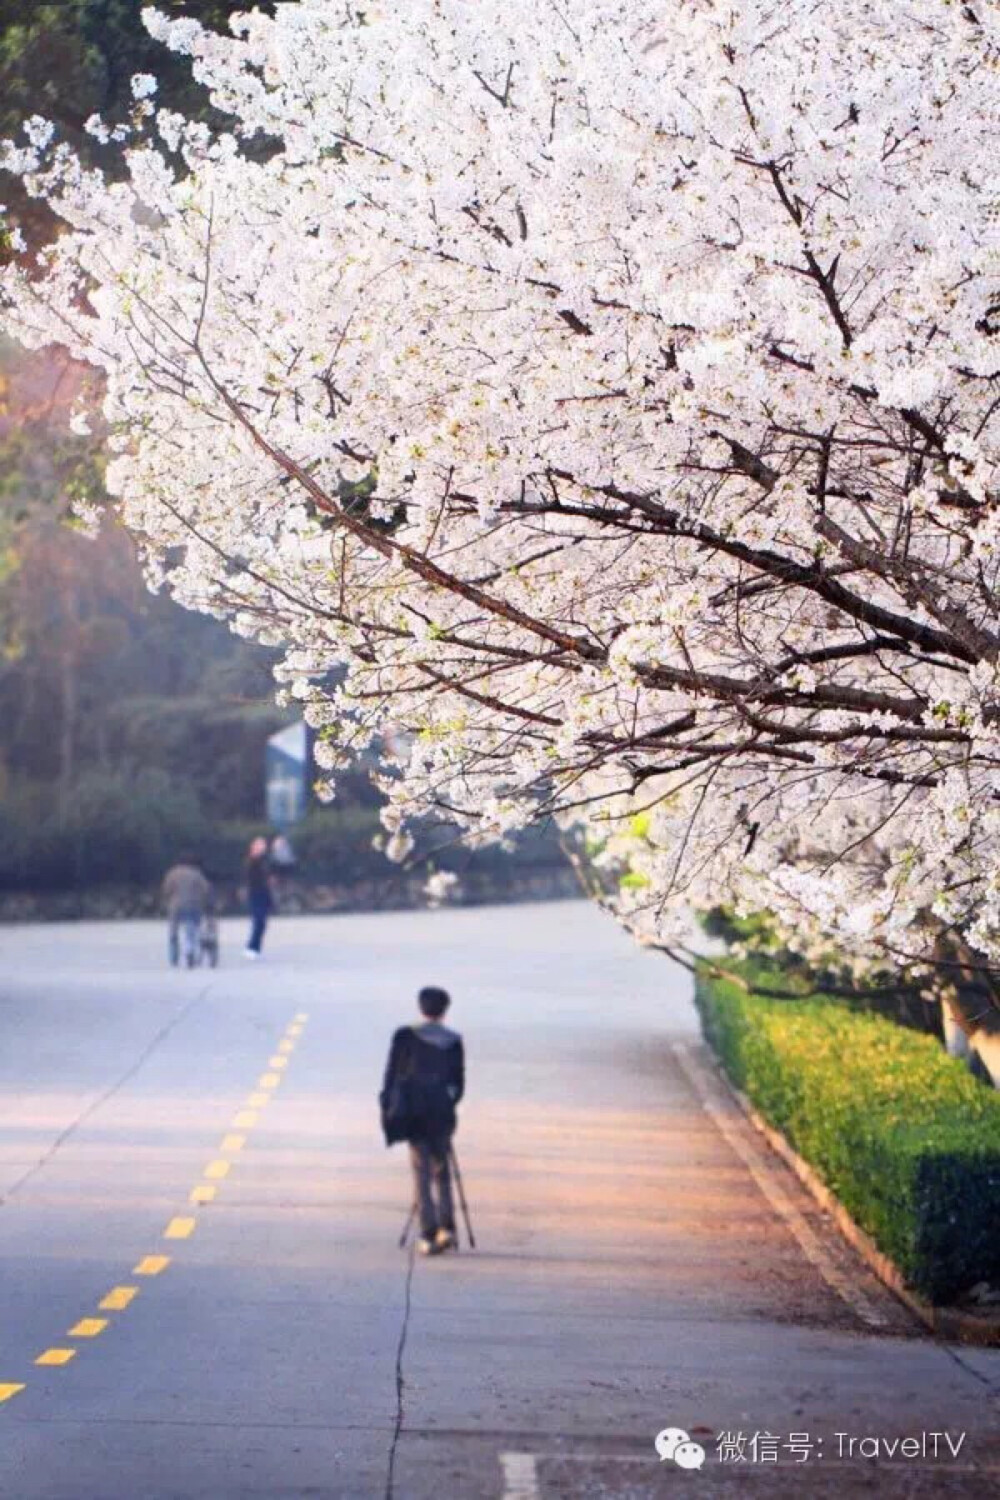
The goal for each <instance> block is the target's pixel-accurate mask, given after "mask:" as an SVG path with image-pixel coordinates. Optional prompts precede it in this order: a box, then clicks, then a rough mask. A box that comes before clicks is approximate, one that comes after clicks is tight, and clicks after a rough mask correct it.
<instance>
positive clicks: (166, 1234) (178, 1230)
mask: <svg viewBox="0 0 1000 1500" xmlns="http://www.w3.org/2000/svg"><path fill="white" fill-rule="evenodd" d="M194 1226H195V1220H194V1219H171V1220H170V1223H169V1224H168V1225H167V1227H166V1229H165V1230H164V1231H163V1238H164V1239H165V1240H188V1239H190V1238H191V1236H192V1235H193V1234H194Z"/></svg>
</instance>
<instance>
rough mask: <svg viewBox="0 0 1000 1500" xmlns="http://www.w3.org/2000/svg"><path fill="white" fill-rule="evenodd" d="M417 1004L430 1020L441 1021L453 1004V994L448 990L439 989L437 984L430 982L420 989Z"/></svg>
mask: <svg viewBox="0 0 1000 1500" xmlns="http://www.w3.org/2000/svg"><path fill="white" fill-rule="evenodd" d="M417 1004H418V1005H419V1006H420V1011H421V1014H422V1015H425V1016H426V1017H427V1019H428V1020H429V1021H439V1020H440V1019H441V1017H442V1016H443V1015H444V1013H445V1011H446V1010H447V1009H448V1007H449V1005H450V1004H451V996H450V995H449V994H448V991H447V990H439V989H438V988H437V987H436V986H435V985H433V984H429V985H426V986H425V987H424V989H422V990H421V991H420V994H419V995H418V996H417Z"/></svg>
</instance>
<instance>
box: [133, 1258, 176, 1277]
mask: <svg viewBox="0 0 1000 1500" xmlns="http://www.w3.org/2000/svg"><path fill="white" fill-rule="evenodd" d="M169 1264H170V1256H169V1255H144V1256H143V1257H142V1260H141V1261H140V1262H139V1264H138V1265H137V1266H133V1267H132V1275H133V1276H159V1274H160V1272H161V1271H165V1270H166V1269H167V1267H168V1266H169Z"/></svg>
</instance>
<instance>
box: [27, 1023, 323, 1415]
mask: <svg viewBox="0 0 1000 1500" xmlns="http://www.w3.org/2000/svg"><path fill="white" fill-rule="evenodd" d="M308 1019H309V1016H308V1013H307V1012H306V1011H298V1012H297V1014H296V1016H295V1018H294V1020H293V1021H292V1022H291V1023H290V1024H289V1025H288V1027H287V1028H286V1035H285V1038H284V1040H282V1041H280V1042H279V1043H278V1045H277V1049H276V1051H275V1053H274V1055H273V1056H272V1057H271V1059H270V1061H269V1062H268V1069H269V1070H270V1071H268V1072H267V1073H262V1074H261V1076H260V1078H259V1079H258V1080H257V1085H256V1087H255V1089H254V1091H253V1092H252V1093H251V1094H249V1095H248V1096H247V1098H246V1100H245V1101H244V1104H243V1107H242V1108H241V1109H240V1110H239V1111H238V1113H237V1114H236V1115H234V1117H233V1120H232V1126H233V1133H230V1134H227V1135H224V1136H223V1138H222V1141H221V1144H220V1146H219V1150H220V1151H221V1152H223V1153H225V1154H226V1155H228V1156H235V1155H236V1154H237V1152H239V1151H242V1150H243V1147H244V1146H245V1145H246V1139H247V1138H246V1136H245V1135H244V1134H236V1133H235V1132H236V1131H240V1132H242V1131H245V1130H249V1129H251V1128H252V1127H253V1126H254V1125H256V1124H257V1118H258V1116H257V1111H258V1110H261V1109H263V1108H264V1106H265V1105H266V1104H267V1103H268V1101H269V1100H270V1099H271V1097H272V1091H273V1090H274V1089H276V1088H277V1087H278V1084H279V1083H280V1082H281V1078H282V1073H283V1072H284V1070H285V1069H286V1068H287V1067H288V1062H289V1055H290V1053H292V1052H293V1051H294V1050H295V1042H294V1041H292V1040H290V1038H293V1037H298V1036H300V1035H301V1033H302V1028H303V1026H304V1025H305V1022H306V1021H307V1020H308ZM231 1167H232V1162H230V1161H226V1160H224V1159H223V1158H222V1157H217V1158H216V1159H215V1160H213V1161H211V1162H209V1164H208V1165H207V1166H206V1168H205V1171H204V1176H205V1177H206V1178H214V1179H216V1180H219V1181H221V1180H222V1179H223V1178H224V1177H227V1176H228V1174H229V1171H230V1168H231ZM217 1191H218V1189H217V1188H215V1187H214V1186H212V1185H211V1184H210V1183H208V1182H200V1183H198V1184H197V1185H196V1186H195V1187H194V1188H192V1190H191V1193H190V1198H189V1201H190V1202H191V1203H193V1204H204V1203H211V1202H212V1200H213V1199H214V1197H215V1195H216V1192H217ZM197 1223H198V1221H197V1219H195V1218H193V1217H186V1216H182V1215H181V1216H178V1217H176V1218H173V1219H171V1220H170V1222H169V1223H168V1224H167V1226H166V1228H165V1229H164V1231H163V1238H164V1239H165V1240H187V1239H190V1238H191V1236H192V1235H193V1234H194V1231H195V1228H196V1226H197ZM170 1261H171V1257H170V1256H169V1255H144V1256H143V1257H142V1259H141V1260H140V1261H139V1262H138V1264H137V1265H136V1266H135V1267H134V1268H133V1271H132V1275H133V1276H159V1275H160V1274H161V1273H162V1272H163V1271H165V1270H166V1269H167V1267H168V1266H169V1265H170ZM138 1295H139V1288H138V1287H137V1286H116V1287H112V1289H111V1291H110V1292H108V1293H106V1295H105V1296H104V1297H103V1298H102V1299H101V1301H100V1302H99V1303H98V1308H99V1309H100V1311H101V1312H123V1311H124V1310H125V1308H127V1307H129V1306H130V1305H131V1303H132V1302H134V1301H135V1298H136V1297H137V1296H138ZM110 1322H111V1320H110V1319H109V1318H81V1319H80V1320H79V1322H77V1323H74V1325H73V1327H72V1328H71V1329H70V1330H69V1332H68V1333H67V1335H66V1336H67V1338H75V1339H93V1338H97V1336H98V1335H99V1334H101V1333H103V1332H104V1330H105V1329H106V1328H107V1327H109V1325H110ZM76 1355H77V1350H76V1349H75V1348H61V1347H54V1348H52V1349H45V1350H43V1352H42V1353H41V1354H39V1355H38V1357H37V1358H36V1360H35V1364H36V1365H43V1366H45V1365H48V1366H60V1365H68V1364H69V1363H70V1361H71V1360H73V1359H75V1358H76ZM24 1389H25V1386H24V1385H23V1384H18V1383H16V1382H10V1383H8V1384H6V1385H5V1384H2V1383H0V1405H2V1404H3V1402H5V1401H10V1400H11V1398H12V1397H14V1396H17V1395H19V1394H20V1392H21V1391H23V1390H24Z"/></svg>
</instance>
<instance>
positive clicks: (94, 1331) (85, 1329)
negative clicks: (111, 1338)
mask: <svg viewBox="0 0 1000 1500" xmlns="http://www.w3.org/2000/svg"><path fill="white" fill-rule="evenodd" d="M107 1326H108V1320H107V1318H81V1319H80V1321H79V1323H74V1325H73V1327H72V1328H70V1329H68V1330H67V1333H66V1337H67V1338H68V1339H96V1337H97V1335H98V1334H99V1333H103V1332H104V1330H105V1328H107Z"/></svg>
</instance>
